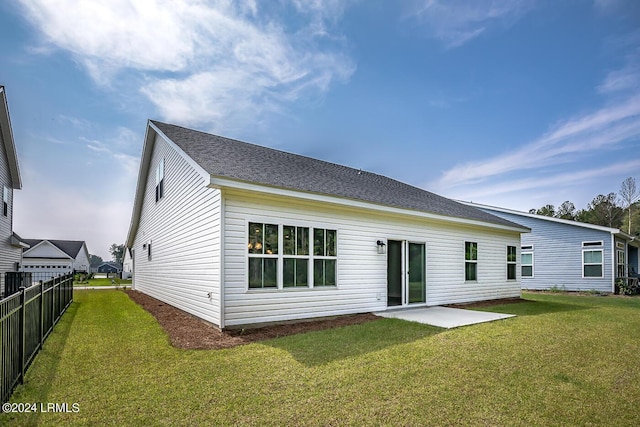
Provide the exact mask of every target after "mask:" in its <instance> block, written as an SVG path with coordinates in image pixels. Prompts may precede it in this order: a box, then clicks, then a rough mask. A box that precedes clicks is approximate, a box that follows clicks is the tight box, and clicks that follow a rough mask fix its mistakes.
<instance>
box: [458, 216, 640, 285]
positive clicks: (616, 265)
mask: <svg viewBox="0 0 640 427" xmlns="http://www.w3.org/2000/svg"><path fill="white" fill-rule="evenodd" d="M466 204H467V205H469V206H475V207H477V208H479V209H482V210H484V211H486V212H488V213H491V214H493V215H497V216H500V217H502V218H504V219H507V220H509V221H514V222H517V223H519V224H522V225H525V226H527V227H529V228H530V229H531V233H526V234H523V235H522V245H521V269H522V287H523V288H524V289H549V288H558V289H565V290H568V291H584V290H598V291H602V292H614V290H615V280H616V278H618V277H627V276H629V275H630V274H634V272H635V273H637V272H638V264H639V261H640V259H639V255H638V247H639V246H640V241H639V239H638V238H637V237H632V236H630V235H628V234H626V233H624V232H622V231H620V230H619V229H617V228H609V227H602V226H599V225H593V224H586V223H583V222H577V221H570V220H565V219H559V218H553V217H548V216H543V215H536V214H530V213H525V212H519V211H514V210H510V209H504V208H498V207H494V206H486V205H479V204H475V203H466Z"/></svg>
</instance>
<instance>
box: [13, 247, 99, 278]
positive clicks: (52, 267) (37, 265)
mask: <svg viewBox="0 0 640 427" xmlns="http://www.w3.org/2000/svg"><path fill="white" fill-rule="evenodd" d="M24 240H25V242H27V243H28V244H29V246H30V247H29V249H26V250H25V251H24V253H23V254H22V258H23V260H22V268H21V269H20V271H26V272H30V273H31V274H32V277H33V280H48V279H50V278H52V277H58V276H60V275H62V274H67V273H71V272H74V271H80V272H88V271H89V267H90V263H89V251H88V250H87V245H86V244H85V242H84V241H82V240H52V239H49V240H43V239H24Z"/></svg>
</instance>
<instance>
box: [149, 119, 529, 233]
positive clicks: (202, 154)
mask: <svg viewBox="0 0 640 427" xmlns="http://www.w3.org/2000/svg"><path fill="white" fill-rule="evenodd" d="M152 123H153V124H154V125H155V126H156V127H157V128H158V129H159V130H160V131H161V132H162V133H164V135H166V136H167V137H168V138H169V139H170V140H171V141H173V142H174V143H175V144H176V145H178V146H179V147H180V148H181V149H182V150H183V151H184V152H185V153H186V154H187V155H189V156H190V157H191V158H192V159H193V160H194V161H195V162H196V163H197V164H198V165H200V166H201V167H202V168H203V169H204V170H205V171H207V172H208V173H209V174H211V175H213V176H216V177H222V178H229V179H234V180H240V181H246V182H251V183H257V184H263V185H268V186H273V187H279V188H284V189H290V190H296V191H304V192H311V193H316V194H323V195H328V196H337V197H344V198H348V199H354V200H360V201H365V202H371V203H376V204H380V205H385V206H392V207H397V208H403V209H411V210H417V211H422V212H428V213H433V214H437V215H445V216H450V217H456V218H464V219H471V220H477V221H483V222H489V223H492V224H499V225H503V226H508V227H518V228H523V227H522V226H520V225H518V224H515V223H513V222H511V221H507V220H505V219H502V218H499V217H497V216H494V215H491V214H489V213H487V212H484V211H481V210H480V209H476V208H473V207H470V206H466V205H463V204H461V203H458V202H455V201H453V200H451V199H447V198H445V197H442V196H439V195H437V194H434V193H431V192H429V191H426V190H423V189H420V188H417V187H414V186H411V185H408V184H405V183H402V182H400V181H397V180H395V179H391V178H387V177H385V176H382V175H378V174H375V173H371V172H366V171H363V170H358V169H354V168H350V167H347V166H342V165H338V164H335V163H329V162H325V161H323V160H318V159H313V158H311V157H306V156H302V155H298V154H292V153H288V152H284V151H280V150H275V149H272V148H267V147H263V146H259V145H255V144H250V143H246V142H241V141H237V140H234V139H229V138H224V137H221V136H216V135H212V134H208V133H205V132H200V131H196V130H192V129H187V128H184V127H180V126H176V125H171V124H167V123H162V122H158V121H152Z"/></svg>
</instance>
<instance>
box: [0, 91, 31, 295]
mask: <svg viewBox="0 0 640 427" xmlns="http://www.w3.org/2000/svg"><path fill="white" fill-rule="evenodd" d="M0 187H1V188H0V191H2V207H0V277H1V280H0V294H2V295H4V279H5V273H6V272H8V271H18V268H19V266H20V263H21V261H22V249H23V248H26V247H29V246H28V245H27V244H26V243H25V242H24V241H23V240H22V239H21V238H20V237H19V236H18V235H17V234H15V233H14V232H13V190H19V189H21V188H22V182H21V180H20V168H19V167H18V155H17V152H16V146H15V143H14V141H13V131H12V130H11V120H10V118H9V106H8V104H7V98H6V93H5V89H4V86H0Z"/></svg>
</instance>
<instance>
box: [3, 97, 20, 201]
mask: <svg viewBox="0 0 640 427" xmlns="http://www.w3.org/2000/svg"><path fill="white" fill-rule="evenodd" d="M0 127H1V128H2V139H3V141H4V147H5V151H6V153H7V160H8V162H9V172H10V175H11V188H13V189H14V190H20V189H21V188H22V180H21V179H20V167H19V165H18V155H17V151H16V145H15V142H14V140H13V130H12V129H11V119H10V117H9V105H8V103H7V97H6V92H5V90H4V86H0Z"/></svg>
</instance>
